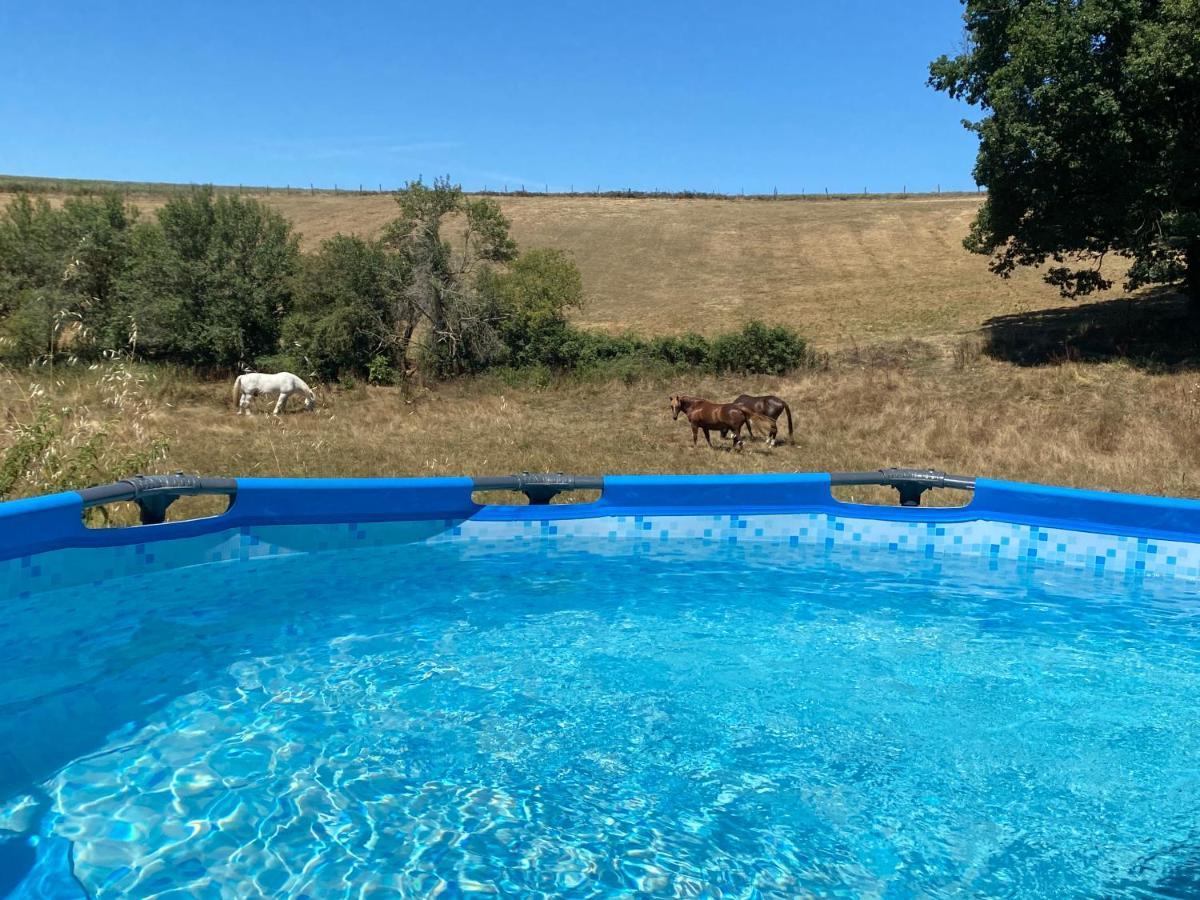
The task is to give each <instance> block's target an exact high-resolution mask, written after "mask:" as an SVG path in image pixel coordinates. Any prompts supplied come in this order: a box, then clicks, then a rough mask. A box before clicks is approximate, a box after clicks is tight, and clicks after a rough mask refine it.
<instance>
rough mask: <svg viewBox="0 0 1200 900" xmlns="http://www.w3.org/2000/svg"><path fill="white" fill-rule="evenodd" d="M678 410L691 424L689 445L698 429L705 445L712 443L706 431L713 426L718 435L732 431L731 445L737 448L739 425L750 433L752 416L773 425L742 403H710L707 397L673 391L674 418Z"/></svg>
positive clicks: (752, 431) (693, 441) (741, 442)
mask: <svg viewBox="0 0 1200 900" xmlns="http://www.w3.org/2000/svg"><path fill="white" fill-rule="evenodd" d="M680 413H683V414H684V415H685V416H687V420H688V422H689V423H690V424H691V426H692V446H693V447H694V446H696V439H697V435H698V433H699V432H701V431H703V432H704V440H705V441H706V442H707V443H708V446H710V447H712V445H713V442H712V438H711V437H709V435H708V433H709V431H713V430H716V431H720V432H721V434H722V435H724V434H727V433H732V434H733V447H734V449H735V450H740V449H741V448H742V444H743V443H744V441H743V440H742V427H743V426H745V428H746V431H747V433H748V434H749V435H750V436H751V437H754V430H753V429H752V428H751V426H750V423H751V421H752V420H754V419H758V420H760V422H767V423H768V424H769V425H770V426H771V427H774V425H775V423H774V422H773V421H772V420H771V419H769V418H767V417H766V416H763V415H760V414H758V413H756V412H755V411H754V410H752V409H747V408H746V407H744V406H738V405H737V404H736V403H713V402H712V401H711V400H702V399H700V398H699V397H684V396H680V395H679V394H675V395H674V396H672V397H671V418H673V419H678V418H679V414H680Z"/></svg>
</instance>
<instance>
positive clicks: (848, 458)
mask: <svg viewBox="0 0 1200 900" xmlns="http://www.w3.org/2000/svg"><path fill="white" fill-rule="evenodd" d="M968 355H969V358H968V359H966V360H964V359H962V358H961V356H962V354H959V356H960V358H958V359H956V358H955V357H954V355H948V354H946V355H934V356H928V355H927V356H925V357H922V358H919V359H917V360H915V361H914V360H912V359H904V358H895V359H892V360H891V361H888V358H887V356H886V353H885V352H884V351H879V353H878V354H877V358H876V359H874V360H872V361H871V362H869V363H868V364H863V363H861V362H860V361H859V358H858V357H856V356H855V355H853V354H843V355H838V356H835V357H834V359H833V360H832V361H831V364H830V366H829V368H828V369H827V370H821V371H808V372H803V373H800V374H797V375H796V376H794V377H790V378H785V379H769V378H738V379H729V378H724V379H718V378H704V379H698V380H695V379H694V380H689V381H687V382H686V383H679V382H675V381H639V382H635V383H633V384H624V383H621V382H610V383H582V384H580V383H573V384H561V385H556V386H553V387H550V388H543V389H534V388H518V389H513V388H508V387H503V386H501V385H500V383H499V382H498V381H495V380H491V379H481V380H474V381H470V380H467V381H461V382H457V383H452V384H447V385H441V386H439V387H438V388H437V389H436V390H435V391H426V392H423V393H418V394H417V395H416V396H415V397H412V398H410V399H408V400H406V399H405V398H404V397H403V396H402V395H401V393H400V391H399V390H397V389H391V388H367V387H359V388H356V389H353V390H328V389H327V390H322V391H320V392H319V397H320V407H319V409H318V411H317V412H316V413H300V412H296V413H292V414H288V415H285V416H283V417H280V418H278V419H275V418H272V417H271V416H269V415H266V414H265V412H266V409H267V407H266V405H265V403H264V406H263V408H262V412H263V413H264V414H260V415H256V416H253V417H250V418H246V417H238V416H236V415H234V413H233V410H232V407H231V405H230V401H229V397H228V394H229V387H228V385H227V384H225V383H197V382H194V381H188V380H185V379H181V378H178V377H177V376H175V375H174V374H172V373H170V372H166V371H162V370H160V371H158V372H155V373H152V377H151V380H150V382H149V385H148V387H147V392H148V394H149V396H151V397H152V398H153V399H154V401H155V407H154V412H153V413H151V416H150V423H151V425H152V427H153V428H154V429H156V430H160V431H161V432H162V433H163V434H165V435H166V436H167V437H168V438H169V440H170V443H171V450H170V453H169V456H168V459H167V461H166V463H165V464H164V465H163V467H162V468H163V470H164V471H172V470H176V469H180V470H185V471H193V472H201V473H205V474H236V475H262V476H385V475H389V476H390V475H396V476H402V475H446V474H503V473H510V472H518V471H524V470H529V471H570V472H576V473H584V474H587V473H652V472H683V473H686V472H730V473H733V472H790V471H823V470H857V469H873V468H877V467H879V466H887V465H921V466H934V467H937V468H942V469H945V470H948V471H953V472H958V473H962V474H972V475H983V476H991V477H998V478H1010V479H1018V480H1026V481H1041V482H1048V483H1057V484H1067V485H1075V486H1082V487H1092V488H1109V489H1116V490H1124V491H1134V492H1148V493H1155V494H1168V495H1176V496H1200V474H1198V463H1200V406H1197V403H1196V400H1197V398H1198V396H1200V381H1198V378H1197V376H1196V375H1195V374H1172V375H1151V374H1147V373H1146V372H1143V371H1140V370H1138V369H1136V368H1134V367H1132V366H1129V365H1127V364H1124V363H1105V364H1099V365H1081V364H1072V363H1068V364H1064V365H1061V366H1057V367H1051V368H1037V369H1032V368H1031V369H1022V368H1017V367H1014V366H1011V365H1008V364H1005V363H1000V362H996V361H993V360H990V359H988V358H986V357H981V356H976V355H971V354H968ZM23 378H24V375H23V374H17V375H13V374H11V373H10V374H8V375H6V376H4V377H3V379H0V389H3V391H4V396H5V397H15V396H18V395H19V390H20V388H21V387H22V386H23V381H22V379H23ZM5 382H7V383H5ZM43 383H44V382H43ZM682 388H686V389H687V390H688V391H691V392H695V393H699V394H703V395H706V396H711V397H715V398H721V397H730V396H732V395H735V394H736V393H738V392H739V391H741V390H743V389H746V390H749V391H754V392H766V391H773V392H777V393H779V394H781V395H782V396H784V397H786V398H788V399H789V400H790V401H791V403H792V407H793V412H794V415H795V419H796V425H797V431H796V436H795V442H794V444H790V445H789V444H784V445H783V446H780V447H778V448H775V449H773V450H771V449H768V448H766V447H765V446H764V445H763V444H762V443H748V444H747V447H746V449H745V451H743V452H741V453H734V452H729V451H727V450H715V451H714V450H710V449H708V448H707V447H706V446H704V445H703V439H701V445H700V447H698V448H696V449H693V448H692V445H691V435H690V431H689V429H688V428H687V426H686V423H684V422H683V421H682V420H680V421H679V422H673V421H672V420H671V417H670V412H669V410H668V407H667V396H668V395H669V394H670V393H672V392H675V391H678V390H680V389H682ZM56 391H57V398H58V399H60V400H61V401H62V402H63V403H64V404H85V403H89V402H91V403H94V394H95V391H96V384H95V378H94V376H91V375H88V374H86V373H79V374H76V375H67V376H66V377H65V378H62V379H60V380H59V382H58V383H57V387H56ZM114 439H115V440H121V441H124V440H126V439H127V436H123V435H122V436H114ZM717 443H718V444H719V445H725V444H727V443H728V442H722V441H717Z"/></svg>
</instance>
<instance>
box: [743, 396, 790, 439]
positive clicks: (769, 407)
mask: <svg viewBox="0 0 1200 900" xmlns="http://www.w3.org/2000/svg"><path fill="white" fill-rule="evenodd" d="M733 402H734V404H735V405H737V406H744V407H746V408H747V409H751V410H753V411H754V412H756V413H758V414H759V415H760V416H766V417H767V418H768V419H770V420H771V434H770V435H769V436H768V437H767V443H768V444H772V445H773V444H774V443H775V435H777V434H778V433H779V428H778V426H777V424H776V423H777V422H778V420H779V416H780V415H781V414H783V413H787V423H788V437H789V438H790V437H791V436H792V410H791V407H789V406H788V405H787V403H785V402H784V400H783V398H781V397H776V396H775V395H774V394H767V395H765V396H762V397H755V396H752V395H750V394H742V395H741V396H740V397H738V398H737V399H736V400H734V401H733Z"/></svg>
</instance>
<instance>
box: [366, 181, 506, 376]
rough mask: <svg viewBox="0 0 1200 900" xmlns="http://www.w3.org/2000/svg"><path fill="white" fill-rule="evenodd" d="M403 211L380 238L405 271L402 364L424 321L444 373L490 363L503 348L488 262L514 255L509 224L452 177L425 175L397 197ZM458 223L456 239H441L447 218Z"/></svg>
mask: <svg viewBox="0 0 1200 900" xmlns="http://www.w3.org/2000/svg"><path fill="white" fill-rule="evenodd" d="M396 202H397V204H398V205H399V207H400V215H399V216H398V217H397V218H396V219H395V220H393V221H392V222H391V223H389V224H388V225H387V227H386V228H385V229H384V232H383V242H384V245H385V246H386V247H388V248H389V249H391V250H393V251H394V252H395V253H396V254H398V256H399V258H400V266H401V268H402V270H403V271H404V272H405V273H406V281H405V285H404V290H403V291H402V292H400V294H399V295H398V296H397V303H398V304H401V305H402V306H403V309H398V310H397V313H396V315H395V319H396V321H401V322H406V323H408V324H407V326H406V333H404V334H401V336H400V344H399V347H400V354H401V358H400V362H401V364H402V365H403V366H405V367H407V364H408V355H409V342H410V341H411V339H412V337H413V333H414V331H415V329H416V328H417V327H418V326H419V325H421V324H422V323H423V324H424V325H425V326H426V327H427V329H428V333H427V343H426V347H425V356H426V362H427V364H428V366H429V368H430V369H431V371H432V372H433V374H436V375H439V376H448V375H456V374H460V373H462V372H466V371H471V370H474V369H478V368H480V367H482V366H485V365H487V364H488V363H490V362H491V361H492V360H493V359H494V358H495V357H496V355H497V354H498V353H500V352H501V351H502V349H503V345H502V344H501V342H500V339H499V336H498V334H497V330H496V329H497V324H498V321H499V311H498V310H497V309H496V308H495V307H494V304H493V302H492V301H493V299H494V298H493V297H492V295H490V294H489V293H488V292H487V291H484V290H481V288H482V287H483V285H484V284H486V278H487V276H486V273H487V271H488V270H489V269H490V267H491V266H494V265H496V264H502V263H505V262H508V261H509V260H511V259H513V258H514V257H515V256H516V252H517V245H516V243H515V242H514V241H513V240H512V238H511V237H510V236H509V233H508V230H509V222H508V219H506V218H505V217H504V215H503V213H501V211H500V206H499V204H497V203H496V202H495V201H494V200H490V199H488V198H478V199H471V198H468V197H466V196H464V195H463V192H462V189H461V188H460V187H459V186H458V185H453V184H451V183H450V180H449V179H448V178H440V179H437V180H435V181H434V183H433V186H432V187H428V186H426V185H425V184H423V183H422V182H421V181H420V180H417V181H416V182H413V183H411V184H409V185H408V186H407V187H405V189H404V190H402V191H400V192H399V193H398V194H397V196H396ZM450 217H453V218H454V220H455V221H456V223H458V224H459V231H458V235H457V237H456V240H455V241H454V242H453V243H452V242H451V241H450V240H448V239H445V238H443V236H442V227H443V224H444V223H445V220H446V219H447V218H450Z"/></svg>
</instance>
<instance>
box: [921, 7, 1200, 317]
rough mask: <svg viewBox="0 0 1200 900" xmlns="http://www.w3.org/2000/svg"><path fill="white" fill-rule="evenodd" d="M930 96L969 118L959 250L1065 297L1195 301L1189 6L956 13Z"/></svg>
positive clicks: (1199, 74) (1195, 110) (1199, 189)
mask: <svg viewBox="0 0 1200 900" xmlns="http://www.w3.org/2000/svg"><path fill="white" fill-rule="evenodd" d="M963 5H964V6H965V7H966V10H965V13H964V16H963V18H964V20H965V22H966V48H965V50H964V52H962V53H961V54H959V55H958V56H954V57H948V56H942V57H941V58H939V59H937V60H936V61H934V62H933V64H932V65H931V67H930V78H929V83H930V85H931V86H933V87H934V88H936V89H937V90H940V91H945V92H947V93H948V94H949V95H950V96H952V97H954V98H956V99H960V100H964V101H966V102H967V103H970V104H972V105H974V106H977V107H978V108H979V109H981V110H982V111H983V112H984V116H983V118H982V119H980V120H979V121H977V122H966V123H964V124H966V126H967V127H968V128H970V129H971V130H973V131H974V132H976V133H977V134H978V135H979V156H978V159H977V161H976V164H975V180H976V181H977V182H978V183H979V184H982V185H985V186H986V187H987V190H988V193H987V199H986V200H985V201H984V203H983V205H982V207H981V208H980V211H979V215H978V216H977V217H976V219H975V222H974V223H973V225H972V228H971V233H970V235H969V236H968V237H967V239H966V241H965V243H966V246H967V248H968V249H970V250H972V251H975V252H977V253H986V254H990V255H992V257H993V259H992V270H993V271H995V272H997V273H998V274H1000V275H1002V276H1007V275H1009V274H1011V272H1012V271H1013V269H1014V268H1015V267H1017V266H1040V265H1043V264H1045V263H1046V262H1047V261H1050V262H1051V263H1052V264H1051V266H1050V267H1049V268H1048V270H1047V273H1046V280H1047V281H1049V282H1050V283H1052V284H1056V285H1058V286H1059V288H1060V289H1061V290H1062V291H1063V293H1064V294H1066V295H1069V296H1076V295H1079V294H1087V293H1090V292H1091V291H1093V290H1103V289H1106V288H1109V287H1111V286H1112V282H1111V280H1110V279H1109V278H1106V277H1105V275H1104V274H1103V272H1102V271H1101V269H1100V263H1101V262H1102V261H1103V259H1104V257H1105V255H1106V254H1116V255H1120V256H1125V257H1128V258H1129V259H1130V260H1131V265H1130V268H1129V272H1128V276H1127V279H1126V287H1127V288H1128V289H1130V290H1132V289H1134V288H1137V287H1140V286H1142V285H1147V284H1164V283H1170V282H1177V281H1180V280H1183V281H1184V283H1185V289H1186V290H1187V292H1188V294H1189V295H1190V296H1191V297H1192V298H1193V301H1200V0H963Z"/></svg>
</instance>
